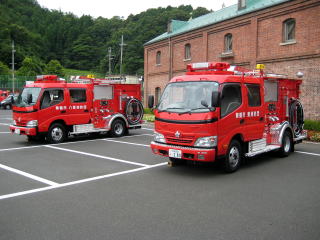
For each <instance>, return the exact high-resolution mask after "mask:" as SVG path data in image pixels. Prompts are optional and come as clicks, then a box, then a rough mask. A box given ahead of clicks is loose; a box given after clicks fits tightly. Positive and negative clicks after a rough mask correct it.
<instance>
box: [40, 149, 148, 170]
mask: <svg viewBox="0 0 320 240" xmlns="http://www.w3.org/2000/svg"><path fill="white" fill-rule="evenodd" d="M45 147H47V148H53V149H57V150H61V151H65V152H72V153H77V154H82V155H86V156H90V157H96V158H102V159H106V160H111V161H115V162H121V163H127V164H131V165H137V166H142V167H148V166H150V165H147V164H142V163H137V162H131V161H126V160H122V159H117V158H112V157H106V156H102V155H97V154H92V153H86V152H80V151H76V150H71V149H66V148H60V147H55V146H52V145H45Z"/></svg>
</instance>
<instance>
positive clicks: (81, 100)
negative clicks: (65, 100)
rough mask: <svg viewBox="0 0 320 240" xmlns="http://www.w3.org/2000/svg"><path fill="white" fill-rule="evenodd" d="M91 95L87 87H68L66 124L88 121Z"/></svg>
mask: <svg viewBox="0 0 320 240" xmlns="http://www.w3.org/2000/svg"><path fill="white" fill-rule="evenodd" d="M91 98H92V97H90V96H89V91H87V88H70V89H69V104H68V109H67V113H68V124H69V125H76V124H86V123H89V122H90V111H89V110H90V108H91V105H92V100H90V99H91Z"/></svg>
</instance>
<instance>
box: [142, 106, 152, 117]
mask: <svg viewBox="0 0 320 240" xmlns="http://www.w3.org/2000/svg"><path fill="white" fill-rule="evenodd" d="M143 112H144V114H151V115H153V111H152V109H150V108H145V109H143Z"/></svg>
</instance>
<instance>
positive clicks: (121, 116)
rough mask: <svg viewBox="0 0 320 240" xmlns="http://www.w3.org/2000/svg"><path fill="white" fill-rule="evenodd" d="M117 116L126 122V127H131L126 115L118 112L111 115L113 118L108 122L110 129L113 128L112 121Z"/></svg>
mask: <svg viewBox="0 0 320 240" xmlns="http://www.w3.org/2000/svg"><path fill="white" fill-rule="evenodd" d="M116 118H121V119H122V120H123V121H124V122H125V124H126V127H129V123H128V121H127V119H126V117H125V116H124V115H123V114H121V113H117V114H114V115H112V116H111V119H110V120H109V123H108V128H109V129H111V125H112V122H113V121H114V120H115V119H116Z"/></svg>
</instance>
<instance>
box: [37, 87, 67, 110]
mask: <svg viewBox="0 0 320 240" xmlns="http://www.w3.org/2000/svg"><path fill="white" fill-rule="evenodd" d="M63 100H64V96H63V90H62V89H50V90H45V91H44V92H43V94H42V99H41V109H45V108H48V107H51V106H54V105H57V104H59V103H61V102H62V101H63Z"/></svg>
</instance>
